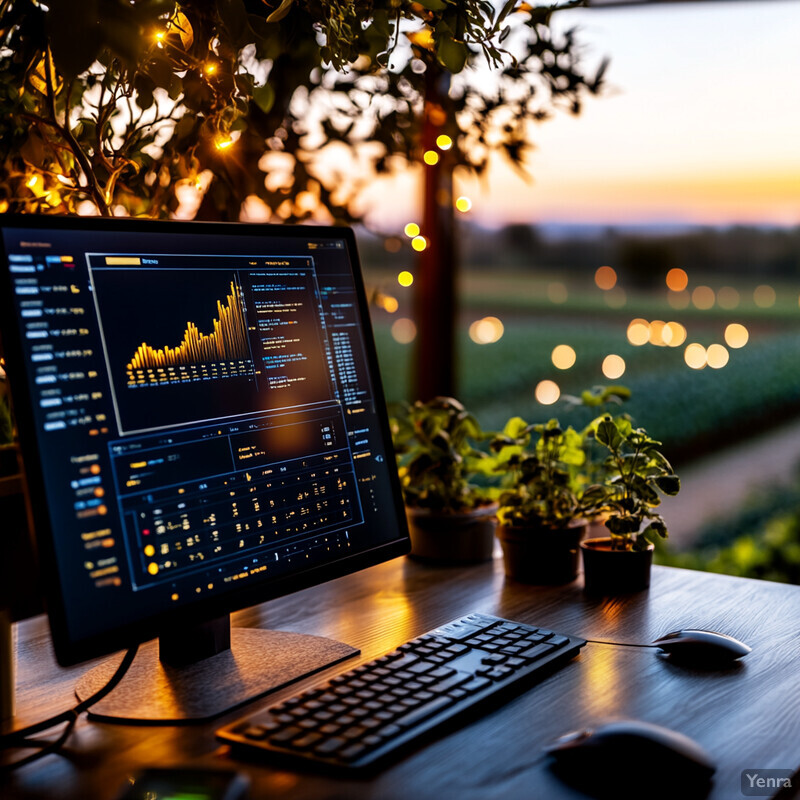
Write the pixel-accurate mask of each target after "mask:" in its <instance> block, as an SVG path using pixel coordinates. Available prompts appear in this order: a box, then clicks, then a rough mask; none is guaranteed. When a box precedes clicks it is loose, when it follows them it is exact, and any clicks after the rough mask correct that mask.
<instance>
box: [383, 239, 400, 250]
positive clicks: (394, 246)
mask: <svg viewBox="0 0 800 800" xmlns="http://www.w3.org/2000/svg"><path fill="white" fill-rule="evenodd" d="M383 246H384V248H385V249H386V252H387V253H399V252H400V251H401V250H402V249H403V240H402V239H399V238H398V237H397V236H389V237H388V238H387V239H385V240H384V242H383Z"/></svg>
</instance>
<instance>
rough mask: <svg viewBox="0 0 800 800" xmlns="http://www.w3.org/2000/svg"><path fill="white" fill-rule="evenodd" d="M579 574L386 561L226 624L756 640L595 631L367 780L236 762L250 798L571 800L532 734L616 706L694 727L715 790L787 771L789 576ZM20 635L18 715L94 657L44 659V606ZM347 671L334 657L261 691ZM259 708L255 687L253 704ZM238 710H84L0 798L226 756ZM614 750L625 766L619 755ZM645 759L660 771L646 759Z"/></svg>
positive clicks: (88, 787) (796, 621) (732, 791)
mask: <svg viewBox="0 0 800 800" xmlns="http://www.w3.org/2000/svg"><path fill="white" fill-rule="evenodd" d="M580 583H581V582H580V581H578V582H577V583H576V584H573V585H569V586H566V587H559V588H554V589H544V588H535V587H529V586H525V585H522V584H519V583H515V582H513V581H507V580H506V579H505V578H504V576H503V572H502V565H501V563H500V562H498V561H495V562H494V563H489V564H485V565H481V566H477V567H470V568H433V567H426V566H422V565H420V564H417V563H414V562H412V561H409V560H407V559H397V560H395V561H393V562H390V563H388V564H383V565H380V566H377V567H373V568H371V569H369V570H366V571H364V572H362V573H359V574H357V575H351V576H348V577H346V578H342V579H340V580H337V581H334V582H332V583H329V584H326V585H324V586H319V587H316V588H314V589H309V590H307V591H304V592H300V593H298V594H295V595H292V596H290V597H286V598H282V599H280V600H276V601H273V602H270V603H268V604H266V605H264V606H261V607H258V608H255V609H251V610H249V611H246V612H242V613H240V614H238V615H237V616H236V618H235V620H234V621H235V623H236V624H239V625H265V626H266V625H270V626H271V627H274V628H283V629H289V630H296V631H303V632H307V633H320V634H323V635H327V636H331V637H334V638H338V639H341V640H343V641H346V642H349V643H350V644H353V645H355V646H357V647H360V648H361V650H362V656H361V660H369V659H371V658H374V657H376V656H377V655H380V654H381V653H382V652H385V651H387V650H389V649H391V648H393V647H394V646H396V645H398V644H400V643H401V642H403V641H406V640H407V639H410V638H413V637H414V636H416V635H418V634H421V633H424V632H425V631H427V630H429V629H431V628H434V627H435V626H437V625H439V624H441V623H443V622H446V621H448V620H450V619H452V618H454V617H457V616H459V615H462V614H465V613H467V612H470V611H483V612H487V613H491V614H497V615H499V616H504V617H508V618H510V619H517V620H520V621H523V622H530V623H534V624H538V625H539V626H542V627H544V626H546V627H549V628H554V629H556V630H561V631H565V632H571V633H575V634H578V635H580V636H583V637H586V638H592V639H610V640H616V641H621V642H650V641H651V640H652V639H654V638H656V637H657V636H658V635H660V634H663V633H666V632H667V631H670V630H673V629H678V628H684V627H706V628H711V629H714V630H719V631H722V632H725V633H729V634H731V635H733V636H735V637H737V638H739V639H742V640H743V641H745V642H748V643H749V644H750V645H752V647H753V652H752V653H751V654H750V655H749V656H747V657H746V658H745V660H744V661H743V662H742V663H741V665H740V666H739V667H738V668H735V669H733V670H732V671H728V672H724V673H720V672H711V673H701V672H696V671H691V670H687V669H683V668H679V667H675V666H671V665H670V664H668V663H665V662H664V661H663V660H661V659H660V658H659V657H658V656H656V655H655V653H654V652H653V651H650V650H640V649H636V648H623V647H610V646H607V645H599V644H589V645H587V646H586V647H585V648H584V650H583V651H582V653H581V655H580V656H579V657H578V658H577V659H576V660H575V661H573V662H571V663H570V664H569V665H568V666H567V667H565V668H564V669H562V670H561V671H559V672H557V673H556V674H555V675H553V676H552V677H550V678H548V679H547V680H546V681H545V682H544V683H542V684H540V685H538V686H536V687H534V688H533V689H531V690H530V691H528V692H526V693H525V694H523V695H521V696H519V697H517V698H515V699H513V700H511V701H510V702H509V703H508V704H506V705H504V706H502V707H501V708H499V709H498V710H497V711H495V712H493V713H490V714H488V715H487V716H485V717H483V718H480V719H478V720H477V721H475V722H472V723H471V724H469V725H468V726H467V727H464V728H462V729H460V730H458V731H456V732H454V733H451V734H449V735H447V736H444V737H442V738H440V739H437V740H434V741H433V742H431V743H429V744H427V745H426V746H424V747H422V748H420V749H419V750H416V751H414V752H412V753H411V754H409V755H407V756H405V757H404V758H403V759H402V760H400V761H399V762H396V763H393V764H392V765H390V766H389V767H388V768H387V769H386V770H385V771H384V772H381V773H380V774H378V775H377V776H375V777H372V778H369V779H354V780H347V779H339V778H331V777H322V776H319V775H312V774H304V773H300V772H294V771H282V770H280V769H275V768H274V767H268V766H257V765H250V764H248V765H242V766H241V768H242V769H243V770H246V771H247V772H248V773H249V774H250V776H251V778H252V780H253V787H254V789H253V792H252V797H254V798H267V797H269V798H292V800H298V798H315V799H316V798H334V797H336V798H344V797H347V798H376V799H378V798H379V799H380V800H392V798H398V800H399V799H400V798H402V800H408V798H409V797H412V798H414V799H415V800H422V799H423V798H435V799H436V800H448V798H458V799H459V800H486V798H493V799H494V798H531V799H532V800H535V799H536V798H547V800H558V799H559V798H569V799H570V800H577V799H578V798H582V797H584V795H582V794H578V793H577V792H574V791H572V790H570V789H568V788H567V787H565V786H564V785H563V784H562V783H561V782H560V781H558V780H557V779H556V778H555V777H554V776H553V775H552V774H551V773H550V771H549V770H548V769H547V766H546V764H547V759H545V758H544V757H543V756H542V755H541V748H542V746H543V745H544V744H546V743H547V742H550V741H552V740H553V739H554V738H556V737H557V736H559V735H560V734H563V733H565V732H567V731H569V730H572V729H574V728H576V727H582V726H586V725H591V724H592V723H594V722H596V721H598V720H600V719H604V718H607V717H611V716H626V717H631V718H635V719H643V720H648V721H651V722H655V723H659V724H662V725H666V726H668V727H671V728H674V729H676V730H679V731H681V732H683V733H685V734H687V735H689V736H691V737H692V738H694V739H696V740H697V741H698V742H699V743H700V744H702V745H703V746H704V747H705V748H706V749H707V750H709V752H710V753H711V754H712V755H713V756H714V758H715V759H716V761H717V763H718V766H719V771H718V773H717V775H716V779H715V786H714V789H713V792H712V794H711V795H710V796H711V797H712V798H714V800H735V798H740V797H742V795H741V792H740V774H741V772H742V770H744V769H752V768H760V769H767V768H770V769H792V770H795V771H796V770H798V767H800V669H799V668H798V664H800V587H796V586H786V585H781V584H775V583H765V582H761V581H753V580H745V579H740V578H731V577H726V576H721V575H711V574H705V573H699V572H688V571H684V570H676V569H668V568H657V569H656V570H655V571H654V576H653V586H652V588H651V589H650V591H649V592H644V593H642V594H640V595H638V596H634V597H632V598H629V599H626V600H609V601H599V600H591V599H588V598H586V597H584V596H583V593H582V592H581V588H580ZM18 635H19V648H18V649H19V660H18V705H19V714H20V724H23V723H27V722H31V721H33V720H36V719H39V718H41V717H45V716H48V715H50V714H52V713H54V712H56V711H58V710H61V709H63V708H65V707H67V706H69V705H70V704H71V703H72V702H73V697H72V687H73V685H74V683H75V680H76V678H77V676H78V675H80V674H81V673H82V672H83V671H84V670H85V669H86V668H87V667H86V666H83V665H82V666H81V667H78V668H72V669H68V670H63V669H59V668H58V667H57V666H55V664H54V662H53V658H52V655H51V651H50V646H49V635H48V632H47V625H46V622H45V620H44V619H43V618H36V619H33V620H30V621H28V622H25V623H23V624H21V625H20V626H19V631H18ZM356 663H357V661H356V660H353V661H352V662H348V666H355V664H356ZM342 669H343V668H342V667H341V666H340V667H338V668H336V667H334V668H332V669H331V670H329V671H328V672H327V673H322V674H321V675H320V676H318V677H317V678H316V679H310V680H307V681H305V682H304V683H300V684H296V685H295V687H294V689H293V690H291V691H284V692H282V693H276V694H275V695H274V696H273V697H271V698H270V700H274V699H279V698H281V697H284V696H288V695H289V694H292V693H294V691H297V689H299V688H304V687H307V686H309V685H311V684H313V683H315V682H316V681H319V680H320V678H324V677H326V676H331V675H333V674H335V673H336V672H339V671H342ZM198 690H202V687H198ZM259 705H265V701H263V700H262V701H259V702H258V703H255V704H253V706H250V708H257V707H258V706H259ZM246 710H247V709H245V711H246ZM238 716H241V712H239V713H238V714H237V713H234V714H231V715H229V716H227V717H221V718H220V719H219V721H218V722H217V723H216V724H208V725H205V726H199V727H183V728H177V727H166V728H164V727H123V726H115V725H107V724H99V723H92V722H88V721H86V720H85V719H84V720H82V721H81V723H79V725H78V727H77V729H76V731H75V733H74V734H73V736H72V738H71V740H70V741H69V749H68V757H66V758H65V757H61V756H56V755H51V756H47V757H46V758H45V759H44V760H42V761H41V762H38V763H36V764H34V765H31V766H28V767H25V768H23V769H22V770H21V771H19V772H18V773H16V774H14V775H12V776H11V777H6V778H4V779H2V780H3V783H2V784H0V795H1V796H2V797H3V798H4V800H12V799H13V800H16V798H59V800H90V799H94V798H97V799H98V800H106V798H108V799H109V800H110V798H113V797H114V795H115V792H116V791H117V789H118V787H119V786H120V785H121V784H122V782H123V781H124V780H125V778H126V776H128V775H129V774H131V773H132V772H133V771H134V770H136V769H138V768H140V767H143V766H146V765H147V766H151V765H152V766H174V765H176V764H185V763H203V764H221V765H229V764H231V763H233V762H231V760H230V759H229V757H228V756H227V753H226V750H225V748H223V747H220V746H219V744H218V743H217V742H216V741H215V739H214V730H215V728H216V727H218V726H219V725H220V724H222V723H225V722H228V721H230V720H231V719H235V718H236V717H238ZM620 763H621V768H624V766H625V761H624V756H623V758H622V759H621V762H620ZM644 766H645V769H647V770H652V772H653V774H654V775H657V765H644ZM656 780H657V778H656ZM642 797H643V798H646V797H647V792H646V790H643V793H642Z"/></svg>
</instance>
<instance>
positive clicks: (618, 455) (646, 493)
mask: <svg viewBox="0 0 800 800" xmlns="http://www.w3.org/2000/svg"><path fill="white" fill-rule="evenodd" d="M590 431H591V432H593V433H594V438H595V439H596V440H597V442H598V443H599V444H601V445H603V446H604V447H605V448H606V449H607V451H608V453H609V455H608V457H607V458H606V460H605V462H604V466H605V478H604V481H603V483H600V484H593V485H592V486H589V487H588V488H587V489H586V490H585V491H584V492H583V502H584V504H585V506H586V508H587V512H588V513H590V514H593V515H598V516H599V515H603V516H605V524H606V527H607V528H608V530H609V531H610V533H611V538H612V547H614V548H616V549H623V550H630V549H644V548H645V547H647V544H648V537H649V536H652V535H658V536H661V537H666V536H667V527H666V525H665V524H664V520H663V519H662V518H661V516H660V515H659V514H658V513H657V512H655V511H653V509H654V508H656V507H657V506H658V505H660V503H661V498H660V497H659V493H663V494H667V495H671V496H674V495H676V494H678V492H679V491H680V479H679V478H678V476H677V475H675V474H674V472H673V470H672V467H671V466H670V463H669V461H667V459H666V458H665V457H664V455H663V454H662V453H661V452H660V451H659V450H658V448H659V447H660V446H661V442H657V441H655V440H654V439H651V438H650V437H649V436H648V435H647V432H646V431H645V430H644V429H643V428H633V426H632V425H631V422H630V420H629V419H627V418H625V417H618V418H616V419H615V418H612V417H611V416H610V415H608V414H605V415H603V416H602V417H599V418H598V419H597V420H596V421H595V423H593V424H592V425H591V426H590ZM645 521H647V526H646V527H645V528H644V529H642V525H644V524H645Z"/></svg>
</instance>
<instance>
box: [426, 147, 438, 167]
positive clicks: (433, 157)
mask: <svg viewBox="0 0 800 800" xmlns="http://www.w3.org/2000/svg"><path fill="white" fill-rule="evenodd" d="M422 160H423V161H424V162H425V163H426V164H427V165H428V166H429V167H432V166H433V165H434V164H438V163H439V154H438V153H437V152H436V151H435V150H426V151H425V153H424V154H423V156H422Z"/></svg>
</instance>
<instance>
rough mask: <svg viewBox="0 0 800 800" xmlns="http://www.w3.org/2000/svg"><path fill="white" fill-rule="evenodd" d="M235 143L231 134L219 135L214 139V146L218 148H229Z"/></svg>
mask: <svg viewBox="0 0 800 800" xmlns="http://www.w3.org/2000/svg"><path fill="white" fill-rule="evenodd" d="M232 144H233V139H231V137H230V136H218V137H217V138H216V139H215V140H214V147H216V148H217V150H227V149H228V148H229V147H230V146H231V145H232Z"/></svg>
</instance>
